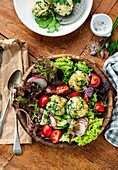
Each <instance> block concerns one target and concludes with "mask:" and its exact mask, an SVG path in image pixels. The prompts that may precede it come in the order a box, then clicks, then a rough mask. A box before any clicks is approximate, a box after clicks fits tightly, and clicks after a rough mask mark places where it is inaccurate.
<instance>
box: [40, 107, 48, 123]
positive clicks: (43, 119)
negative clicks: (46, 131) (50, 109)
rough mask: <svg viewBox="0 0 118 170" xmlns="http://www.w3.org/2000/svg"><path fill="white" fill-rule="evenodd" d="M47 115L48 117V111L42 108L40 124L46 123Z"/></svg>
mask: <svg viewBox="0 0 118 170" xmlns="http://www.w3.org/2000/svg"><path fill="white" fill-rule="evenodd" d="M47 117H48V113H47V111H46V110H44V113H43V116H42V119H41V122H40V125H46V124H47V122H48V120H47Z"/></svg>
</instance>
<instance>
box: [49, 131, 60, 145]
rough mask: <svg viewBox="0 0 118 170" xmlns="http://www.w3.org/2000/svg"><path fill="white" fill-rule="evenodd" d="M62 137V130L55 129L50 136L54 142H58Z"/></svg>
mask: <svg viewBox="0 0 118 170" xmlns="http://www.w3.org/2000/svg"><path fill="white" fill-rule="evenodd" d="M60 138H61V131H60V130H54V131H53V132H52V134H51V137H50V139H51V140H52V143H58V142H59V139H60Z"/></svg>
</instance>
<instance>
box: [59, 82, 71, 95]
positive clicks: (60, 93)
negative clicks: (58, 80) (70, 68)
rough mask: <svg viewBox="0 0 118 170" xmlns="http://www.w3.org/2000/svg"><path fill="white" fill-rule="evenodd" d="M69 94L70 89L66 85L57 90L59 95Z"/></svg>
mask: <svg viewBox="0 0 118 170" xmlns="http://www.w3.org/2000/svg"><path fill="white" fill-rule="evenodd" d="M68 93H69V87H68V86H67V85H66V84H62V85H59V86H57V88H56V94H57V95H61V96H65V95H67V94H68Z"/></svg>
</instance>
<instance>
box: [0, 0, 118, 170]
mask: <svg viewBox="0 0 118 170" xmlns="http://www.w3.org/2000/svg"><path fill="white" fill-rule="evenodd" d="M94 13H106V14H109V16H110V17H111V18H112V20H113V21H114V20H115V17H116V15H117V14H118V1H117V0H94V3H93V8H92V11H91V13H90V15H89V17H88V19H87V20H86V22H85V23H84V24H83V25H82V26H81V27H80V28H79V29H77V30H76V31H74V32H73V33H71V34H69V35H67V36H63V37H58V38H50V37H45V36H41V35H38V34H36V33H34V32H32V31H30V30H29V29H28V28H27V27H25V26H24V25H23V24H22V23H21V21H20V20H19V18H18V17H17V15H16V13H15V10H14V7H13V1H8V0H1V3H0V39H8V38H20V39H24V40H25V41H27V46H28V52H29V61H30V65H32V61H33V60H34V59H35V57H38V56H40V55H45V56H50V55H55V54H63V53H71V54H74V55H80V56H84V57H85V58H89V60H90V61H92V62H94V63H97V64H98V65H99V67H100V68H101V69H102V68H103V65H104V62H105V60H106V59H107V58H108V56H107V55H106V56H105V59H101V58H100V56H98V57H91V56H90V55H89V53H90V47H91V44H93V42H94V41H95V42H96V41H99V40H100V39H101V37H96V36H95V35H93V34H92V32H91V30H90V20H91V16H92V15H93V14H94ZM116 37H118V29H117V30H116V31H115V33H114V35H113V36H112V40H115V39H116ZM22 150H23V153H22V155H21V156H15V155H13V147H12V145H0V169H8V170H9V169H11V170H14V169H24V170H25V169H35V170H37V169H40V170H45V169H46V170H47V169H52V170H53V169H54V170H57V169H59V170H62V169H68V170H69V169H73V170H74V169H75V170H77V169H87V170H88V169H106V170H107V169H111V170H117V169H118V153H117V148H115V147H114V146H112V145H111V144H109V143H108V142H107V141H106V140H105V138H104V132H103V133H102V134H101V135H100V136H99V137H98V139H97V140H96V141H93V142H92V143H90V144H89V145H86V146H85V147H80V148H76V149H70V150H57V149H52V148H49V147H46V146H44V145H41V144H39V143H37V142H35V141H33V144H32V145H23V146H22Z"/></svg>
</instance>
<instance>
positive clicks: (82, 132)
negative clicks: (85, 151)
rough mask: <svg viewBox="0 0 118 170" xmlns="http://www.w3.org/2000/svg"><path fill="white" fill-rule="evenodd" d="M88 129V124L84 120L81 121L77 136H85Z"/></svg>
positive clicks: (76, 132)
mask: <svg viewBox="0 0 118 170" xmlns="http://www.w3.org/2000/svg"><path fill="white" fill-rule="evenodd" d="M85 131H86V125H85V124H84V123H83V122H80V123H79V129H78V130H76V131H75V135H76V136H78V137H79V136H83V135H84V133H85Z"/></svg>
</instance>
